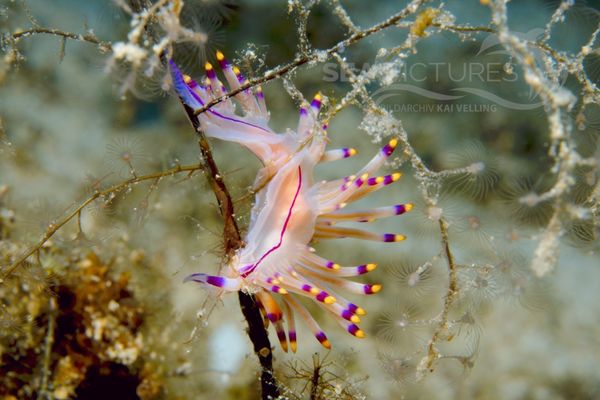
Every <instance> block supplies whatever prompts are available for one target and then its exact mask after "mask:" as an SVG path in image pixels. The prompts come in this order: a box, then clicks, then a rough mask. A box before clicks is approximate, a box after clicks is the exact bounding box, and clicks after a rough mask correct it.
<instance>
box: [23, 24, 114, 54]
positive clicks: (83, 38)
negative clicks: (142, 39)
mask: <svg viewBox="0 0 600 400" xmlns="http://www.w3.org/2000/svg"><path fill="white" fill-rule="evenodd" d="M36 34H47V35H54V36H60V37H62V38H63V39H71V40H77V41H79V42H89V43H93V44H96V45H98V46H99V47H100V49H102V50H103V51H110V50H112V44H111V43H110V42H105V41H102V40H100V39H98V38H97V37H96V36H95V35H92V34H90V33H87V34H85V35H82V34H79V33H73V32H65V31H61V30H60V29H54V28H32V29H27V30H24V31H19V32H15V33H13V34H12V38H13V39H15V40H17V41H18V40H19V39H21V38H24V37H28V36H32V35H36Z"/></svg>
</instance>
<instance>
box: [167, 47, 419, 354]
mask: <svg viewBox="0 0 600 400" xmlns="http://www.w3.org/2000/svg"><path fill="white" fill-rule="evenodd" d="M216 60H217V64H218V66H219V67H220V69H221V72H222V76H223V77H224V81H223V82H226V84H227V85H225V84H223V82H222V81H221V80H220V79H219V74H218V73H217V71H216V70H215V67H214V66H213V64H210V63H206V65H205V71H206V76H205V77H204V78H202V79H201V80H199V82H200V83H198V82H196V81H194V80H193V79H192V78H190V77H188V76H186V75H183V74H182V72H181V71H180V70H179V69H178V67H177V65H175V63H174V62H173V61H170V62H169V65H170V71H171V76H172V81H173V87H174V89H175V91H176V93H177V95H178V96H179V97H180V99H181V101H182V102H183V104H185V106H186V107H189V108H190V109H191V110H193V111H194V112H196V114H197V118H198V121H199V123H200V127H199V129H201V130H202V131H203V132H204V134H205V135H206V136H208V137H212V138H217V139H221V140H227V141H232V142H236V143H239V144H240V145H243V146H245V147H246V148H248V149H249V150H250V151H251V152H253V153H254V154H255V155H256V156H257V157H258V158H259V160H260V161H261V162H262V164H263V169H262V170H261V171H259V173H258V176H257V179H256V183H255V187H256V188H257V191H256V194H255V199H254V204H253V207H252V211H251V218H250V224H249V227H248V232H247V234H246V236H245V238H244V242H245V243H246V245H245V247H243V248H241V249H239V250H237V251H236V254H235V255H234V257H232V258H231V260H232V261H231V262H230V265H228V275H227V277H221V276H214V275H207V274H203V273H196V274H192V275H190V276H189V277H187V278H186V279H185V281H186V282H187V281H194V282H197V283H200V284H203V285H211V286H215V287H218V288H221V289H223V290H225V291H238V290H245V291H248V292H249V293H253V294H255V295H256V301H257V304H258V307H259V309H260V311H261V313H262V315H263V318H264V324H265V327H268V325H270V324H271V325H273V326H274V328H275V332H276V334H277V338H278V340H279V342H280V344H281V347H282V349H283V350H284V351H288V349H289V350H291V351H292V352H296V350H297V330H296V321H295V319H294V318H295V316H299V317H300V320H302V321H303V322H304V323H305V325H306V326H307V327H308V329H309V330H310V331H311V332H312V334H313V335H314V336H315V338H316V339H317V340H318V341H319V343H320V344H321V345H322V346H324V347H325V348H327V349H329V348H331V343H330V341H329V339H328V338H327V335H326V334H325V332H324V331H323V329H321V327H320V326H319V324H318V323H317V322H316V320H315V319H314V318H313V316H312V315H311V314H310V313H309V312H308V310H307V309H306V307H305V306H304V305H303V304H302V303H301V301H300V299H304V301H305V302H313V303H314V304H317V305H318V306H319V307H320V308H322V309H323V310H324V311H325V312H326V314H329V315H331V316H332V317H333V318H334V319H335V320H336V321H337V323H339V324H340V325H341V326H342V327H343V328H344V329H345V330H346V331H347V332H348V333H349V334H351V335H353V336H354V337H357V338H363V337H365V332H364V331H363V330H361V329H360V327H359V326H358V324H360V322H361V318H360V317H362V316H364V315H365V314H366V312H365V310H364V309H363V308H361V307H360V306H358V305H356V304H354V303H352V302H350V301H349V300H347V299H346V298H345V297H343V296H342V295H341V294H339V292H346V293H349V294H352V295H372V294H375V293H377V292H379V291H380V290H381V289H382V286H381V284H378V283H372V284H365V283H361V282H357V281H352V280H349V279H346V278H352V277H358V276H362V275H364V274H367V273H369V272H371V271H373V270H375V269H376V267H377V266H376V264H374V263H365V264H359V265H348V266H342V265H340V264H338V263H337V262H335V261H333V260H329V259H326V258H323V257H321V256H319V255H317V254H316V253H315V251H314V249H312V248H311V242H312V241H314V240H318V239H339V238H354V239H361V240H371V241H378V242H384V243H393V242H399V241H402V240H404V239H405V236H404V235H402V234H399V233H384V234H382V233H374V232H369V231H366V230H362V229H357V228H353V227H352V228H351V227H344V226H341V225H342V224H344V223H347V222H360V223H368V222H372V221H376V220H378V219H381V218H388V217H393V216H398V215H402V214H404V213H406V212H408V211H410V210H411V209H412V207H413V206H412V204H411V203H397V204H395V205H391V206H386V207H377V208H372V209H363V210H351V209H346V206H347V205H348V204H350V203H352V202H354V201H356V200H358V199H361V198H363V197H365V196H367V195H369V194H371V193H373V192H375V191H378V190H380V189H382V188H384V187H386V186H388V185H390V184H392V183H394V182H397V181H398V180H399V179H400V177H401V174H400V173H399V172H396V173H392V174H389V175H382V176H379V175H377V173H378V172H379V170H380V169H381V168H382V167H383V165H384V164H385V162H386V160H387V159H388V158H389V157H390V156H391V155H392V153H393V152H394V150H395V148H396V147H397V146H398V140H397V139H395V138H392V139H391V140H389V142H388V143H387V144H385V145H384V146H383V147H382V148H381V149H380V150H379V151H378V152H377V154H375V156H374V157H373V158H371V160H370V161H369V162H368V163H367V164H366V165H365V166H364V167H363V168H361V169H360V170H358V171H356V172H355V173H352V174H348V175H347V176H346V177H342V178H339V179H334V180H330V181H325V182H316V180H315V176H314V169H315V166H316V165H317V164H319V163H325V162H333V161H337V160H343V159H345V158H348V157H352V156H355V155H356V154H357V151H356V150H355V149H354V148H351V147H347V148H340V149H333V150H328V151H326V149H325V147H326V144H327V139H326V135H327V132H326V131H327V124H326V123H323V122H322V121H320V120H319V112H320V110H321V107H322V105H323V102H324V97H323V96H322V95H321V94H320V93H317V94H316V95H315V96H314V98H313V99H312V101H311V102H310V103H308V104H304V105H303V106H302V107H301V108H300V113H299V114H300V115H299V118H298V125H297V130H296V132H292V131H287V132H286V133H284V134H278V133H276V132H274V131H273V130H272V129H271V128H270V127H269V125H268V121H269V112H268V110H267V108H266V104H265V97H264V94H263V92H262V89H261V88H260V87H258V86H256V87H254V88H250V87H248V88H247V89H244V90H241V88H242V87H243V86H242V85H247V83H248V81H247V80H246V78H244V76H243V75H242V73H241V72H240V70H239V69H238V68H237V67H235V66H234V65H232V64H231V63H230V62H229V61H228V60H227V59H226V58H225V55H224V54H223V53H221V52H220V51H219V52H217V54H216ZM217 64H215V65H217ZM229 90H235V91H238V93H236V94H235V95H234V96H233V97H232V98H231V99H229V98H228V99H223V98H222V96H224V95H226V93H227V92H228V91H229ZM215 99H220V100H222V101H220V102H219V103H218V104H216V105H214V106H213V107H210V108H208V109H206V110H205V109H204V107H205V106H206V105H207V104H209V103H210V102H213V101H214V100H215ZM200 111H202V112H200ZM259 183H260V184H259ZM280 305H282V306H283V307H280ZM282 309H283V311H282Z"/></svg>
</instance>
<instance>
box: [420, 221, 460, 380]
mask: <svg viewBox="0 0 600 400" xmlns="http://www.w3.org/2000/svg"><path fill="white" fill-rule="evenodd" d="M439 226H440V233H441V236H442V247H443V249H444V254H445V255H446V262H447V263H448V290H447V292H446V297H445V299H444V308H443V309H442V312H441V314H440V316H439V322H438V324H437V327H436V329H435V331H434V332H433V335H432V336H431V340H430V341H429V344H428V346H427V361H426V363H425V367H426V368H427V370H430V371H431V370H432V368H433V364H434V363H435V360H437V359H438V358H439V351H438V349H437V348H436V344H437V343H438V342H439V341H440V340H441V339H442V338H443V333H444V331H445V330H446V328H447V326H448V314H449V313H450V308H451V307H452V303H453V302H454V299H455V298H456V295H457V293H458V280H457V276H456V264H455V263H454V256H453V254H452V251H451V250H450V241H449V240H448V223H447V222H446V220H445V219H444V218H440V220H439Z"/></svg>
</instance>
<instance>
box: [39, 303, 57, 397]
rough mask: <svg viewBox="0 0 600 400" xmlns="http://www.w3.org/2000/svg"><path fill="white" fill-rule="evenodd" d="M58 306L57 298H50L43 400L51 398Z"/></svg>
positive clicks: (42, 383) (43, 372) (41, 395)
mask: <svg viewBox="0 0 600 400" xmlns="http://www.w3.org/2000/svg"><path fill="white" fill-rule="evenodd" d="M56 313H57V304H56V298H55V297H54V296H50V299H49V310H48V332H46V341H45V343H44V358H43V360H42V381H41V383H40V390H39V391H38V395H37V399H38V400H42V399H46V398H50V397H51V396H49V393H48V376H49V375H50V361H51V357H52V346H53V345H54V330H55V327H56Z"/></svg>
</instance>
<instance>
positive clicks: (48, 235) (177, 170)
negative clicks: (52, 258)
mask: <svg viewBox="0 0 600 400" xmlns="http://www.w3.org/2000/svg"><path fill="white" fill-rule="evenodd" d="M201 169H203V166H202V165H201V164H194V165H187V166H181V165H178V166H176V167H175V168H171V169H168V170H166V171H161V172H155V173H153V174H149V175H142V176H138V177H135V178H131V179H128V180H126V181H123V182H120V183H117V184H115V185H113V186H111V187H109V188H107V189H104V190H101V191H97V192H95V193H94V194H93V195H91V196H90V197H88V198H87V199H86V200H85V201H83V202H82V203H81V204H79V205H78V206H77V207H76V208H75V209H74V210H73V211H71V212H70V213H69V214H68V215H67V216H65V217H64V218H62V219H61V220H59V221H58V222H56V223H53V224H51V225H50V226H48V229H47V230H46V233H44V236H42V238H41V239H40V240H39V241H38V242H37V243H36V244H35V245H33V246H31V247H30V248H29V249H28V250H27V251H25V252H24V253H23V254H22V255H21V256H19V257H18V258H17V259H16V260H15V261H14V262H13V263H12V264H11V265H10V267H8V269H7V270H6V271H5V272H4V273H3V274H2V278H1V279H0V283H2V281H4V280H6V279H7V278H8V277H9V276H10V275H11V274H12V273H13V272H14V271H15V270H16V269H17V268H19V266H20V265H21V264H22V263H23V262H24V261H25V260H27V258H28V257H29V256H31V255H32V254H34V253H35V252H37V251H39V250H40V249H41V248H42V246H43V245H44V244H45V243H46V242H47V241H48V240H49V239H50V238H51V237H52V236H54V234H55V233H56V232H57V231H58V230H59V229H61V228H62V227H63V226H65V225H66V224H67V223H68V222H69V221H71V220H72V219H73V218H75V217H76V216H78V215H79V214H80V213H81V211H82V210H83V209H84V208H85V207H87V206H88V205H90V204H91V203H92V202H94V200H96V199H98V198H99V197H102V196H106V195H109V194H113V193H118V192H120V191H122V190H123V189H125V188H128V187H130V186H131V185H133V184H135V183H139V182H143V181H147V180H152V179H157V178H162V177H166V176H171V175H175V174H178V173H181V172H194V171H198V170H201Z"/></svg>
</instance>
